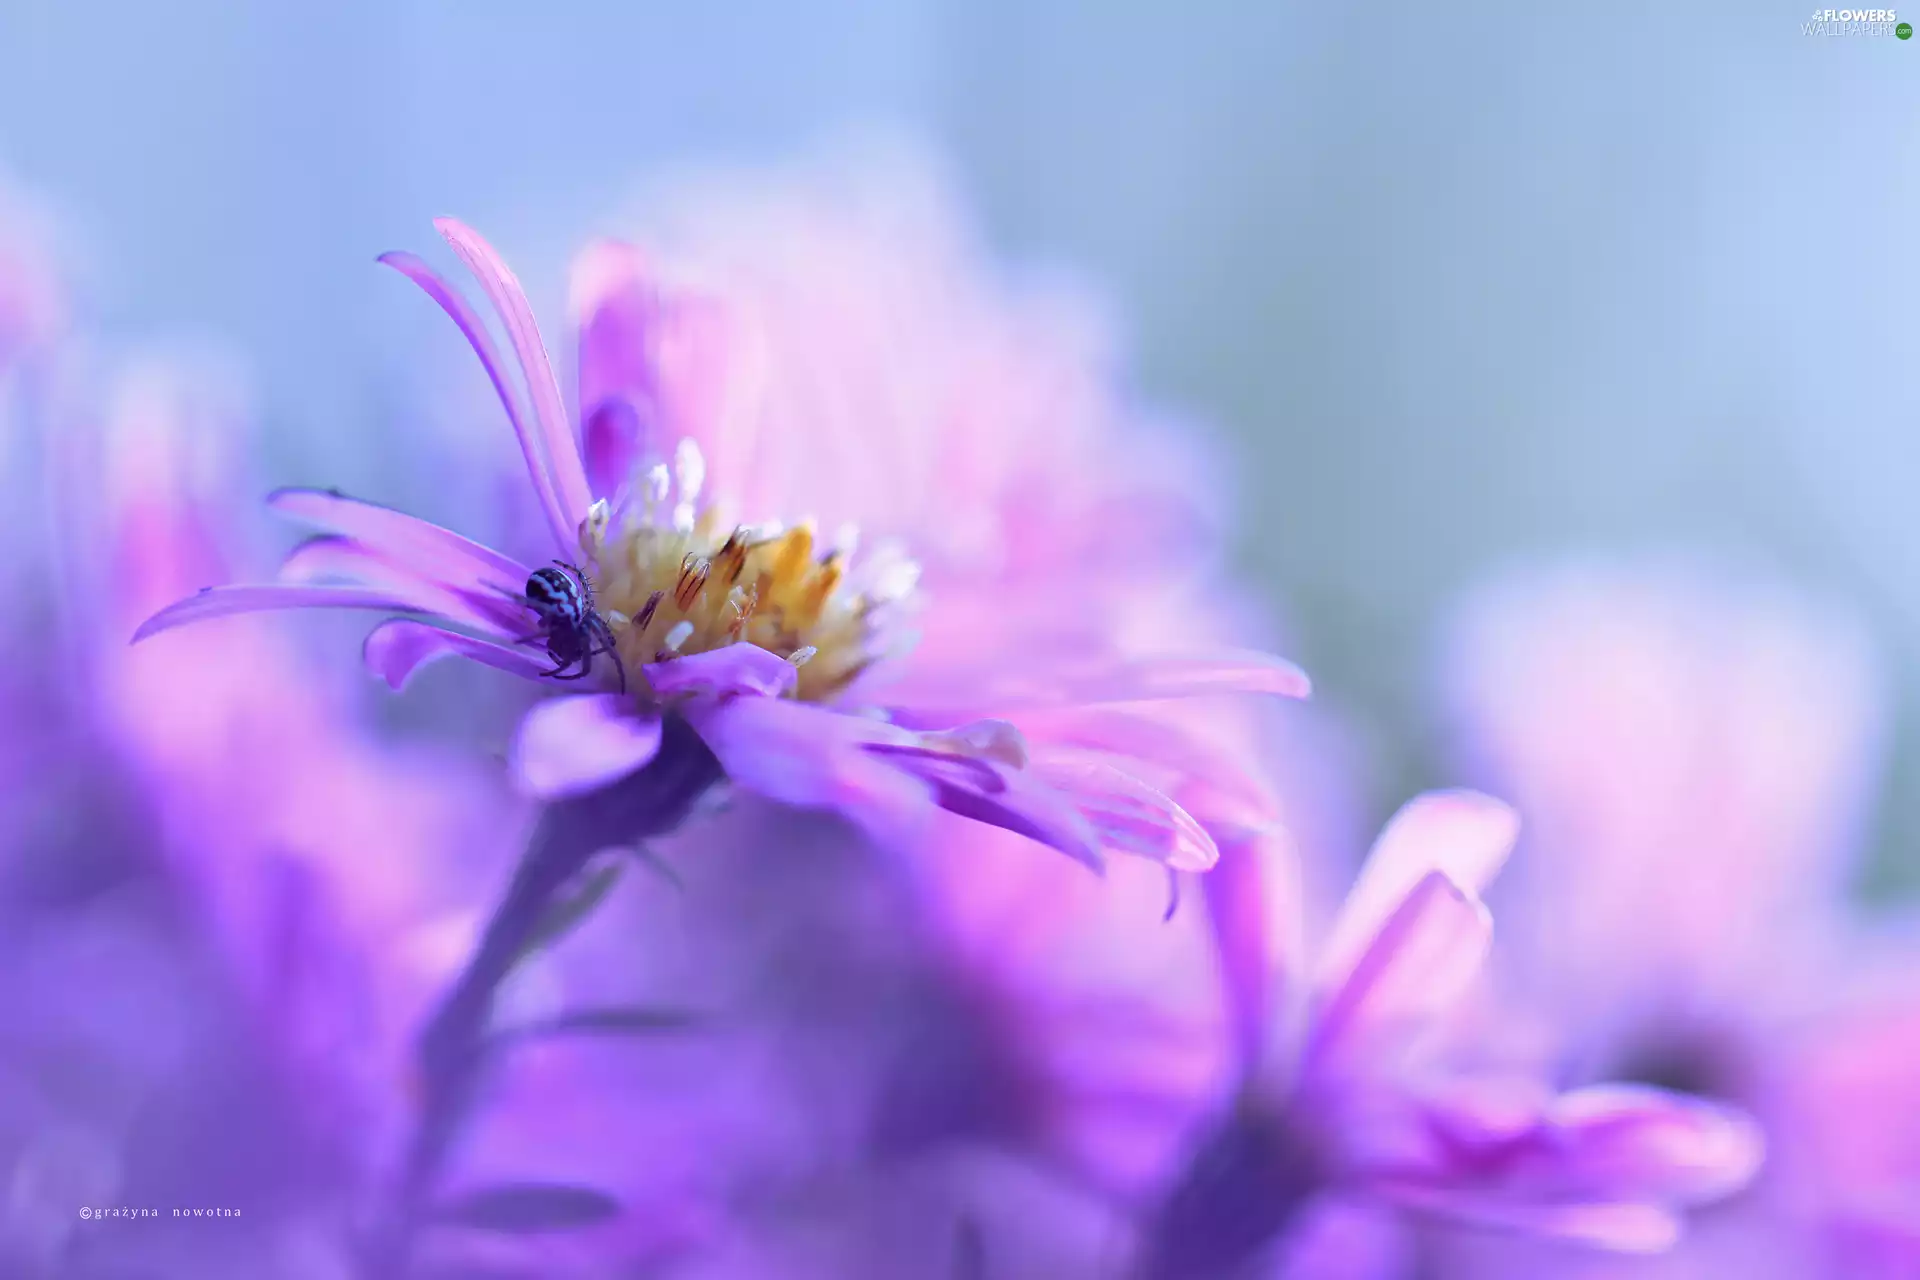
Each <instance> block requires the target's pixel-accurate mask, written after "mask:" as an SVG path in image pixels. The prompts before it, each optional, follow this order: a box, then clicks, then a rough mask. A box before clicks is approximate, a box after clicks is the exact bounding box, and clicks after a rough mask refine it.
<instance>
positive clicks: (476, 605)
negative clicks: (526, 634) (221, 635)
mask: <svg viewBox="0 0 1920 1280" xmlns="http://www.w3.org/2000/svg"><path fill="white" fill-rule="evenodd" d="M280 581H282V582H285V583H291V584H295V585H299V586H318V585H323V584H326V583H329V582H331V583H334V584H344V585H351V586H356V587H363V588H366V589H369V590H374V591H390V592H392V593H393V595H394V596H395V598H397V599H405V600H410V601H412V602H413V603H412V606H411V607H412V608H414V609H417V610H419V611H420V612H422V613H431V614H438V615H439V616H441V617H443V618H446V619H448V620H449V621H452V622H455V623H458V624H460V625H461V626H464V627H470V628H472V629H474V630H476V631H479V632H482V633H484V634H487V635H494V636H499V637H502V638H504V637H507V636H510V635H513V634H516V633H517V632H519V631H524V630H525V629H526V628H527V627H528V626H530V625H531V615H530V614H528V612H527V611H526V610H525V609H524V608H523V607H522V606H521V605H520V604H519V603H518V602H516V601H514V600H511V599H508V598H507V597H506V596H505V595H504V594H502V593H501V592H498V591H486V592H478V591H473V590H471V589H462V588H460V587H458V586H454V585H451V584H448V583H444V582H439V581H435V580H433V579H429V578H423V577H421V576H420V575H419V574H418V573H416V572H414V571H413V570H412V569H410V568H408V567H407V566H406V565H404V564H400V563H397V562H396V561H395V560H394V559H393V558H392V557H390V556H388V555H387V554H385V553H384V552H382V551H379V550H376V549H374V548H372V547H368V546H366V545H364V544H362V543H359V542H356V541H354V540H353V539H352V538H345V537H341V536H340V535H338V534H331V533H328V534H321V535H320V536H319V537H317V538H309V539H308V540H307V541H305V542H303V543H301V544H300V545H299V546H297V547H295V548H294V549H293V550H292V551H291V552H289V553H288V555H287V558H286V559H285V560H282V561H281V562H280Z"/></svg>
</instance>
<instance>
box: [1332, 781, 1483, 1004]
mask: <svg viewBox="0 0 1920 1280" xmlns="http://www.w3.org/2000/svg"><path fill="white" fill-rule="evenodd" d="M1519 834H1520V819H1519V816H1518V815H1517V814H1515V813H1514V811H1513V810H1512V809H1511V808H1509V807H1508V806H1506V805H1504V804H1502V803H1500V802H1499V801H1498V800H1495V799H1493V798H1492V797H1491V796H1483V795H1480V794H1478V793H1477V792H1472V791H1437V792H1432V793H1430V794H1428V795H1423V796H1419V797H1417V798H1415V799H1413V800H1411V801H1409V802H1408V803H1407V804H1406V805H1404V806H1403V807H1402V808H1401V810H1400V812H1398V813H1396V814H1395V815H1394V816H1393V818H1392V820H1391V821H1389V822H1388V823H1387V825H1386V828H1385V830H1383V831H1382V832H1381V833H1380V838H1379V839H1378V840H1376V841H1374V845H1373V850H1372V852H1371V853H1369V854H1368V855H1367V861H1366V865H1365V866H1364V867H1362V868H1361V870H1360V876H1359V879H1358V880H1357V881H1356V882H1355V883H1354V886H1353V890H1352V891H1351V892H1350V893H1349V894H1348V895H1347V900H1346V904H1345V905H1344V906H1343V907H1342V908H1341V910H1340V916H1339V919H1338V920H1337V921H1336V922H1335V924H1334V928H1333V934H1332V936H1331V937H1330V938H1328V940H1327V944H1326V948H1325V950H1324V951H1323V952H1322V953H1321V960H1320V978H1321V981H1322V982H1323V983H1326V984H1333V983H1337V982H1339V981H1340V979H1341V975H1342V974H1344V973H1345V972H1347V971H1348V970H1350V969H1351V968H1352V967H1353V965H1354V964H1355V962H1356V961H1357V960H1358V958H1359V956H1360V953H1361V952H1362V951H1363V950H1364V949H1365V948H1366V947H1367V945H1368V943H1369V942H1370V941H1371V939H1372V938H1373V936H1374V934H1375V933H1376V932H1377V931H1378V930H1379V929H1380V928H1381V926H1382V925H1383V924H1384V923H1385V921H1386V919H1387V917H1388V916H1390V915H1392V914H1393V912H1394V911H1395V910H1396V909H1397V908H1398V907H1399V906H1400V904H1401V902H1403V901H1404V900H1405V899H1406V896H1407V894H1408V892H1409V891H1410V890H1411V889H1412V888H1413V887H1414V885H1416V884H1418V883H1419V882H1420V880H1421V879H1422V878H1423V877H1424V876H1426V875H1427V873H1429V872H1432V871H1439V872H1442V873H1444V874H1445V875H1446V877H1447V878H1448V879H1449V880H1451V881H1452V882H1453V883H1454V884H1456V885H1458V886H1459V887H1460V888H1461V889H1462V890H1463V891H1465V892H1466V893H1468V894H1471V895H1474V896H1478V895H1479V894H1480V893H1481V891H1482V890H1484V889H1485V888H1486V886H1487V885H1488V883H1490V882H1491V881H1492V879H1493V877H1494V876H1495V875H1496V874H1497V873H1498V872H1499V870H1500V867H1501V866H1502V865H1503V864H1504V863H1505V862H1506V859H1507V854H1508V853H1509V852H1510V851H1511V850H1512V849H1513V842H1514V840H1515V839H1516V838H1518V836H1519Z"/></svg>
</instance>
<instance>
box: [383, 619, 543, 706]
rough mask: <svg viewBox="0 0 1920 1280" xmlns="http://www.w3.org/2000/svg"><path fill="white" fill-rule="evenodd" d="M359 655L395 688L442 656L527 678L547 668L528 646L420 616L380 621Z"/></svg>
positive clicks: (536, 676) (537, 675)
mask: <svg viewBox="0 0 1920 1280" xmlns="http://www.w3.org/2000/svg"><path fill="white" fill-rule="evenodd" d="M360 656H361V660H362V661H364V662H365V663H366V666H367V669H368V670H369V671H371V672H373V673H374V674H375V675H377V676H379V677H380V678H381V679H382V680H385V681H386V682H387V683H388V684H389V685H391V686H392V687H393V688H394V689H396V690H397V689H402V688H404V687H406V684H407V681H409V680H411V679H412V678H413V675H414V673H415V672H417V671H419V670H420V669H421V668H422V667H425V666H427V665H428V664H430V663H433V662H436V661H438V660H439V659H441V658H454V657H458V658H471V659H472V660H473V661H475V662H479V663H484V664H485V665H487V666H489V667H494V668H496V669H498V670H501V671H505V672H508V673H510V674H512V675H516V676H520V677H521V678H523V679H527V680H534V679H538V678H539V677H540V675H541V674H542V673H543V672H544V671H545V670H546V669H547V668H546V666H545V665H543V664H542V663H541V662H540V660H539V659H538V658H537V657H535V656H534V655H533V654H531V653H529V652H528V651H527V650H525V649H520V648H515V647H513V646H510V645H504V644H501V643H499V642H497V641H491V640H485V639H482V638H480V637H478V636H472V635H467V634H465V633H463V632H459V631H449V630H447V629H446V628H445V627H442V626H437V625H435V624H434V623H432V622H428V621H426V620H424V619H420V618H390V619H388V620H387V621H385V622H383V623H381V624H380V625H379V626H377V627H375V628H374V629H373V630H372V631H370V632H368V633H367V638H366V642H365V643H364V644H362V645H361V648H360Z"/></svg>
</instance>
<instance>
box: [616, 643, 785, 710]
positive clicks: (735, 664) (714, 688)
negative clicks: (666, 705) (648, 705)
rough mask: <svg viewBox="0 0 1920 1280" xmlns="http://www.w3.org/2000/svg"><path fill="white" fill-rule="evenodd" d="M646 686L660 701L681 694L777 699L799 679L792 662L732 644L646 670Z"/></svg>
mask: <svg viewBox="0 0 1920 1280" xmlns="http://www.w3.org/2000/svg"><path fill="white" fill-rule="evenodd" d="M645 671H646V675H647V682H648V683H649V684H651V685H652V686H653V691H654V692H655V693H657V694H659V695H660V696H661V697H663V698H665V697H674V696H678V695H682V694H695V693H698V694H707V695H712V696H726V695H734V694H748V695H757V696H760V697H767V698H778V697H781V696H783V695H785V694H786V693H788V692H789V691H791V690H792V688H793V685H794V681H795V679H796V678H797V677H798V673H797V672H796V671H795V669H794V666H793V664H792V663H791V662H788V661H787V660H786V659H785V658H782V657H781V656H780V655H779V654H777V653H769V652H768V651H767V650H765V649H762V648H761V647H760V646H759V645H755V644H746V643H744V642H743V643H740V644H730V645H727V646H726V647H724V648H721V649H709V650H708V651H707V652H705V653H695V654H690V655H689V656H687V657H684V658H675V659H673V660H672V661H671V662H655V663H652V664H650V665H648V666H647V667H646V668H645Z"/></svg>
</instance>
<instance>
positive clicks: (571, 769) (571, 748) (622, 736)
mask: <svg viewBox="0 0 1920 1280" xmlns="http://www.w3.org/2000/svg"><path fill="white" fill-rule="evenodd" d="M659 750H660V721H659V720H658V719H657V718H653V717H645V716H642V715H640V714H639V712H638V709H637V708H636V707H635V705H634V702H633V699H631V698H629V697H626V696H624V695H622V694H617V693H590V694H583V695H580V696H578V697H571V698H553V699H550V700H549V701H546V702H542V703H538V704H536V705H535V706H534V707H533V709H532V710H530V711H528V712H527V714H526V717H525V718H524V719H522V720H521V721H520V731H519V733H518V734H517V735H515V737H514V741H513V752H512V758H511V767H512V769H513V777H514V781H515V782H516V783H517V784H518V785H519V787H520V789H521V790H522V791H523V792H525V793H526V794H527V795H529V796H532V797H534V798H535V799H538V800H561V799H565V798H566V797H568V796H573V795H579V794H581V793H582V792H586V791H594V790H597V789H599V788H600V787H604V786H606V785H607V784H608V783H611V782H615V781H618V780H619V779H621V778H624V777H626V776H627V775H628V774H630V773H632V772H633V771H634V770H636V769H638V768H640V767H641V766H642V765H644V764H646V763H647V762H648V761H650V760H652V759H653V757H654V756H655V755H656V754H657V753H658V752H659Z"/></svg>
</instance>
